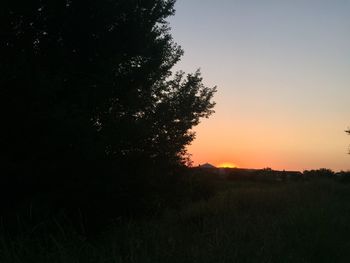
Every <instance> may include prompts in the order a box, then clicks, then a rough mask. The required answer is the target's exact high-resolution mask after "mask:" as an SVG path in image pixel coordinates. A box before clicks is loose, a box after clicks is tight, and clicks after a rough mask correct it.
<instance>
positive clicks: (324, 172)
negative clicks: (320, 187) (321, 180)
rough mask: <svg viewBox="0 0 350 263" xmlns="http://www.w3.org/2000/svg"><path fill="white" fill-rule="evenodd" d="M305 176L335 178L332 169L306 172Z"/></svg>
mask: <svg viewBox="0 0 350 263" xmlns="http://www.w3.org/2000/svg"><path fill="white" fill-rule="evenodd" d="M303 175H304V176H307V177H315V176H319V177H332V176H334V172H333V171H332V170H331V169H327V168H321V169H318V170H305V171H304V172H303Z"/></svg>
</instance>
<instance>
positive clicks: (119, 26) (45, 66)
mask: <svg viewBox="0 0 350 263" xmlns="http://www.w3.org/2000/svg"><path fill="white" fill-rule="evenodd" d="M174 4H175V0H99V1H92V0H87V1H86V0H84V1H83V0H62V1H48V0H47V1H45V0H44V1H42V0H40V1H39V0H33V1H16V0H11V1H9V0H5V1H4V2H3V3H2V7H1V11H0V12H1V15H0V32H1V40H0V71H1V77H0V86H1V96H0V105H1V106H0V107H1V121H2V124H3V125H2V126H3V128H2V136H1V148H2V151H3V153H4V157H3V160H2V161H3V163H4V164H3V166H2V167H1V170H2V171H1V174H2V175H1V177H2V178H1V182H2V184H1V186H2V189H1V192H2V194H3V195H4V196H3V197H2V198H1V199H2V200H1V202H2V211H5V210H6V207H8V208H9V209H10V208H13V207H17V205H18V204H19V203H22V202H26V201H28V200H31V201H30V202H34V201H33V200H39V199H41V198H44V199H45V198H46V199H47V197H48V196H50V198H51V199H52V200H51V199H50V201H48V202H50V203H49V205H51V204H53V203H55V204H56V203H57V204H59V205H61V206H63V207H64V206H69V205H72V206H73V204H77V206H79V207H80V206H85V207H87V208H89V209H90V208H91V207H94V209H95V208H96V209H97V208H101V207H103V205H101V204H106V203H108V205H107V209H106V210H108V209H110V210H111V209H112V208H111V204H113V206H115V207H116V210H117V209H119V208H118V207H120V206H124V208H125V207H126V208H127V209H131V210H132V209H134V207H132V206H130V205H129V204H131V203H132V200H133V199H137V200H138V202H141V203H142V202H146V201H145V200H147V198H149V195H151V194H154V193H159V192H161V191H165V192H166V191H169V189H170V188H171V187H170V185H173V186H174V185H175V183H174V182H175V181H176V180H177V179H176V178H178V177H177V176H178V174H179V172H178V171H179V169H181V167H183V166H184V165H185V164H186V163H187V162H188V161H189V159H188V154H187V152H186V146H187V145H188V144H189V143H190V142H191V141H192V140H193V139H194V136H195V134H194V132H192V131H191V128H192V127H193V126H195V125H197V124H198V123H199V121H200V119H201V118H203V117H204V118H206V117H209V116H210V115H211V114H212V113H213V107H214V105H215V103H214V102H213V101H212V98H213V95H214V93H215V91H216V89H215V87H214V88H209V87H206V86H204V84H203V82H202V77H201V74H200V72H199V71H196V72H195V73H193V74H187V75H186V74H185V73H184V72H178V73H176V74H172V71H171V70H172V68H173V66H174V65H175V64H176V63H177V62H178V61H179V60H180V57H181V56H182V55H183V50H182V49H181V47H180V46H179V45H177V44H176V43H175V42H174V41H173V39H172V36H171V34H170V27H169V25H168V22H167V21H166V19H167V18H168V17H169V16H171V15H173V14H174V12H175V10H174ZM165 185H167V187H168V188H167V187H166V186H165ZM162 189H163V190H162ZM164 189H165V190H164ZM158 199H159V200H162V199H163V196H162V195H161V197H159V198H158ZM4 200H9V201H6V202H5V201H4ZM47 200H48V199H47ZM62 200H63V201H62ZM28 202H29V201H28ZM135 202H136V201H135ZM95 203H96V205H94V204H95ZM101 209H102V208H101ZM90 210H91V209H90Z"/></svg>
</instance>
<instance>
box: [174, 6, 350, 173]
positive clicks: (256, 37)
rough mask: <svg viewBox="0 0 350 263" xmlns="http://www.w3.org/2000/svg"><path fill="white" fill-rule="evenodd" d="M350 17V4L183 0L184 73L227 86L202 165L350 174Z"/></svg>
mask: <svg viewBox="0 0 350 263" xmlns="http://www.w3.org/2000/svg"><path fill="white" fill-rule="evenodd" d="M349 14H350V0H328V1H323V0H317V1H316V0H308V1H305V0H289V1H287V0H286V1H283V0H264V1H263V0H216V1H213V0H178V1H177V4H176V14H175V16H174V17H172V18H171V19H169V21H170V26H171V28H172V35H173V37H174V40H175V41H176V42H177V43H178V44H180V45H181V46H182V48H183V49H184V50H185V55H184V56H183V58H182V61H181V62H180V63H179V64H178V65H177V66H176V70H178V69H182V70H184V71H186V72H194V71H195V70H196V69H197V68H201V71H202V73H203V78H204V83H205V84H206V85H207V86H214V85H217V86H218V92H217V93H216V96H215V101H216V102H217V105H216V107H215V110H216V113H215V114H214V115H212V116H211V117H210V118H209V119H205V120H202V122H201V124H200V125H198V126H197V127H196V128H195V129H194V130H195V131H196V132H197V137H196V140H195V141H194V142H193V143H192V145H191V146H190V147H189V152H190V153H191V154H192V160H193V161H194V165H198V164H200V163H205V162H209V163H212V164H214V165H219V164H220V163H224V162H232V163H235V164H236V165H238V166H239V167H246V168H263V167H271V168H273V169H286V170H287V169H288V170H304V169H316V168H330V169H333V170H336V171H337V170H349V169H350V155H348V154H347V151H348V145H349V144H350V136H349V135H347V134H346V133H345V132H344V130H345V129H347V128H348V127H350V103H349V100H350V15H349Z"/></svg>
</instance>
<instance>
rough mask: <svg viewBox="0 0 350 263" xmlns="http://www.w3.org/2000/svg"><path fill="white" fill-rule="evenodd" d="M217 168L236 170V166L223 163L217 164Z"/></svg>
mask: <svg viewBox="0 0 350 263" xmlns="http://www.w3.org/2000/svg"><path fill="white" fill-rule="evenodd" d="M217 167H219V168H237V167H238V166H237V165H236V164H233V163H229V162H225V163H221V164H219V165H218V166H217Z"/></svg>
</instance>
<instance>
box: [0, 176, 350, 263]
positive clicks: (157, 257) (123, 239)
mask: <svg viewBox="0 0 350 263" xmlns="http://www.w3.org/2000/svg"><path fill="white" fill-rule="evenodd" d="M223 184H224V186H223V187H222V189H223V190H221V191H220V192H218V193H217V194H216V195H215V196H213V197H212V198H210V199H209V200H206V201H200V202H195V203H192V204H189V205H188V206H186V207H184V208H182V209H181V210H169V211H166V212H165V213H164V214H163V215H162V216H161V217H157V218H149V219H142V220H141V219H140V220H123V219H121V218H119V219H116V220H115V222H114V223H113V224H111V225H110V226H109V227H107V228H106V230H105V231H104V232H103V233H101V234H100V235H99V236H98V237H94V238H86V237H84V235H79V234H76V232H74V231H72V230H69V228H68V227H62V226H61V224H60V223H58V222H56V223H55V224H54V225H55V226H54V228H55V229H56V231H53V233H55V234H48V233H49V232H47V234H37V230H36V229H33V230H32V231H31V232H26V233H23V235H21V236H18V237H16V238H9V237H4V236H3V237H2V238H1V240H0V262H4V263H5V262H16V263H17V262H33V263H34V262H35V263H41V262H50V263H55V262H62V263H63V262H64V263H70V262H72V263H73V262H74V263H77V262H84V263H86V262H97V263H98V262H106V263H107V262H111V263H112V262H145V263H146V262H149V263H156V262H167V263H171V262H201V263H202V262H350V184H342V183H339V182H335V181H333V180H330V179H315V180H311V181H299V182H269V183H266V182H253V181H252V182H223ZM3 228H4V226H3ZM39 228H40V226H38V229H39Z"/></svg>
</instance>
